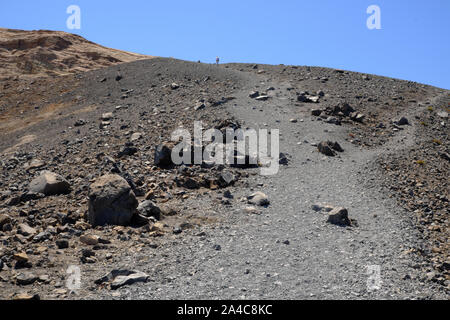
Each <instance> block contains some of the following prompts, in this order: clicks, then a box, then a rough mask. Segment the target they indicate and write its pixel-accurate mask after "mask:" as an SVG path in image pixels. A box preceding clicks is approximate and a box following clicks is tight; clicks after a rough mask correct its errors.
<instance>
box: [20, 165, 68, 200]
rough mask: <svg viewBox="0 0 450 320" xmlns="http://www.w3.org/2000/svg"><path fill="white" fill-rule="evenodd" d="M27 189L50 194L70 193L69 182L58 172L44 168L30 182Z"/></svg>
mask: <svg viewBox="0 0 450 320" xmlns="http://www.w3.org/2000/svg"><path fill="white" fill-rule="evenodd" d="M28 189H29V190H30V191H31V192H34V193H43V194H45V195H46V196H51V195H56V194H67V193H70V184H69V182H67V180H66V179H64V178H63V177H62V176H60V175H59V174H57V173H54V172H51V171H47V170H45V171H42V172H41V174H40V175H39V176H37V177H36V178H34V179H33V180H32V181H31V182H30V184H29V185H28Z"/></svg>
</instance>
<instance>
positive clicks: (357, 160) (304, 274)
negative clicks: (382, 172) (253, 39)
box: [100, 73, 448, 299]
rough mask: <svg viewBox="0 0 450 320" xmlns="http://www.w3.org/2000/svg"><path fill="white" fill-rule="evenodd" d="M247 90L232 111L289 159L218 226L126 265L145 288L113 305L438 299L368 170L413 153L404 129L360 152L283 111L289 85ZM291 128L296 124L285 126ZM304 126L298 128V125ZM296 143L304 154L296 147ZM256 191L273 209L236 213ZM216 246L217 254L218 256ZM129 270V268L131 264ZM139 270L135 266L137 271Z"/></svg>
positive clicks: (120, 294)
mask: <svg viewBox="0 0 450 320" xmlns="http://www.w3.org/2000/svg"><path fill="white" fill-rule="evenodd" d="M245 77H247V78H248V79H247V80H248V81H247V85H246V87H243V88H242V90H241V91H240V92H239V93H237V94H236V95H235V96H236V100H234V101H233V105H234V106H232V105H231V104H229V105H230V106H229V110H230V112H232V113H233V114H234V115H235V116H236V117H237V118H238V119H241V120H243V121H244V122H245V125H246V126H248V127H252V128H259V127H267V128H279V129H280V133H281V141H280V151H281V152H285V153H287V154H288V155H289V158H290V159H291V161H290V163H289V165H288V166H286V167H284V166H281V167H280V171H279V173H278V174H276V175H274V176H269V177H264V176H260V175H252V176H251V178H250V185H251V186H253V188H251V189H249V190H235V192H234V200H233V207H232V209H230V210H229V211H228V212H225V213H224V221H226V222H225V224H223V225H216V226H210V227H204V228H203V230H193V231H192V232H186V233H185V234H184V235H183V237H180V238H174V239H173V241H168V242H167V243H166V244H164V245H161V246H160V247H159V248H158V250H151V251H144V252H140V253H139V256H130V257H129V261H124V262H123V263H124V265H128V264H129V263H132V264H133V268H135V269H138V270H141V271H144V272H148V273H149V274H150V275H151V280H150V282H148V283H146V284H135V285H133V286H129V287H124V288H121V289H119V290H118V291H116V293H115V295H114V296H111V295H110V293H109V292H107V291H101V292H100V295H103V298H106V297H110V298H121V299H127V298H132V299H348V298H352V299H439V298H440V299H445V298H448V296H446V295H445V293H444V292H443V291H440V290H439V288H438V287H434V285H433V284H432V283H430V282H428V281H425V279H426V275H425V274H423V273H422V271H421V270H422V269H421V266H422V265H423V262H422V261H420V260H419V258H418V257H417V256H416V255H414V254H412V253H411V250H410V249H411V248H415V247H418V246H420V242H421V240H420V234H419V233H418V231H416V230H415V228H414V226H413V225H412V223H411V220H410V219H409V218H408V216H407V214H408V213H407V212H405V211H404V210H403V209H402V208H400V207H399V206H398V205H397V204H396V202H395V200H394V199H393V198H391V197H389V196H387V195H386V194H385V193H384V192H383V190H381V188H380V187H379V186H378V185H377V184H376V183H375V180H376V178H377V177H376V176H375V174H374V170H372V168H373V162H374V160H375V158H376V156H377V154H379V153H380V152H386V151H395V149H396V148H401V147H405V146H407V145H408V143H410V140H411V139H410V138H409V137H410V132H409V130H413V128H409V129H406V130H405V131H403V132H402V133H400V134H399V135H397V136H396V138H395V139H394V140H393V141H392V142H391V143H389V144H387V145H385V146H383V147H382V148H383V149H372V150H364V149H360V148H359V147H358V146H356V145H354V144H351V143H349V142H347V141H346V140H345V138H346V137H347V136H348V132H347V131H346V130H347V129H346V128H345V127H344V126H335V125H332V124H326V123H323V122H317V121H314V119H312V118H311V117H310V116H309V110H307V109H304V108H303V107H300V108H299V107H298V106H294V105H291V104H290V100H289V99H287V95H288V90H287V89H288V88H289V87H290V84H289V83H288V82H283V83H280V82H276V81H273V80H272V81H271V80H267V79H268V77H264V76H259V75H258V76H257V75H251V74H250V73H248V74H246V75H245ZM271 86H273V87H274V88H275V90H274V91H271V95H272V98H271V99H269V100H268V101H266V102H258V101H255V100H253V99H250V98H249V97H248V93H249V91H251V90H255V89H258V90H262V91H263V90H265V88H268V87H271ZM292 118H296V119H298V120H299V121H298V122H297V123H292V122H290V119H292ZM301 119H303V121H301ZM322 140H333V141H338V142H339V143H340V144H341V146H342V147H343V149H344V150H345V152H343V153H341V154H340V156H339V157H333V158H329V157H325V156H323V155H322V154H320V153H318V152H317V148H316V147H315V146H312V145H311V143H319V142H320V141H322ZM299 142H301V144H299ZM254 190H259V191H263V192H265V193H266V194H267V195H268V196H269V199H270V202H271V204H270V206H268V207H267V208H263V209H262V214H261V215H251V214H248V213H243V212H242V210H241V209H242V208H243V207H245V205H246V204H245V202H240V201H239V199H241V198H242V197H243V196H247V195H249V194H250V193H252V192H253V191H254ZM315 203H327V204H331V205H335V206H343V207H346V208H348V210H349V216H350V218H352V219H356V221H357V223H358V226H357V227H347V228H345V227H338V226H335V225H332V224H328V223H327V222H326V215H325V214H324V213H320V212H315V211H314V210H312V209H311V206H312V205H313V204H315ZM217 245H219V246H220V250H217V249H218V247H217ZM133 261H134V262H133ZM136 261H139V262H136ZM373 265H375V266H379V267H380V270H381V281H382V283H381V288H380V289H379V290H374V291H369V290H368V287H367V283H368V279H369V275H368V266H373Z"/></svg>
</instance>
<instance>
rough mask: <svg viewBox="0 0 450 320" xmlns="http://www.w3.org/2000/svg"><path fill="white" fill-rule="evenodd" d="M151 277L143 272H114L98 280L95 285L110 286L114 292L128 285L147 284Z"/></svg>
mask: <svg viewBox="0 0 450 320" xmlns="http://www.w3.org/2000/svg"><path fill="white" fill-rule="evenodd" d="M148 279H149V276H148V275H147V274H145V273H143V272H141V271H135V270H117V269H116V270H112V271H111V272H110V273H108V274H106V275H105V276H103V277H101V278H100V279H97V280H96V281H95V284H98V285H101V284H105V283H106V284H108V283H109V285H110V288H111V289H112V290H116V289H118V288H120V287H123V286H126V285H132V284H134V283H137V282H147V281H148Z"/></svg>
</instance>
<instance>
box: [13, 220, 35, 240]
mask: <svg viewBox="0 0 450 320" xmlns="http://www.w3.org/2000/svg"><path fill="white" fill-rule="evenodd" d="M17 232H18V233H20V234H21V235H23V236H25V237H28V236H32V235H35V234H36V232H37V231H36V229H34V228H32V227H30V226H29V225H27V224H26V223H21V224H19V225H18V226H17Z"/></svg>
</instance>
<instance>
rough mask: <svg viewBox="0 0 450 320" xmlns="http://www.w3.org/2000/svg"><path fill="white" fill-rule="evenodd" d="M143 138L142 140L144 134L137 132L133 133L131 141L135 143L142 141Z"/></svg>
mask: <svg viewBox="0 0 450 320" xmlns="http://www.w3.org/2000/svg"><path fill="white" fill-rule="evenodd" d="M141 138H142V133H140V132H135V133H133V134H132V135H131V138H130V141H131V142H134V141H137V140H139V139H141Z"/></svg>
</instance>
